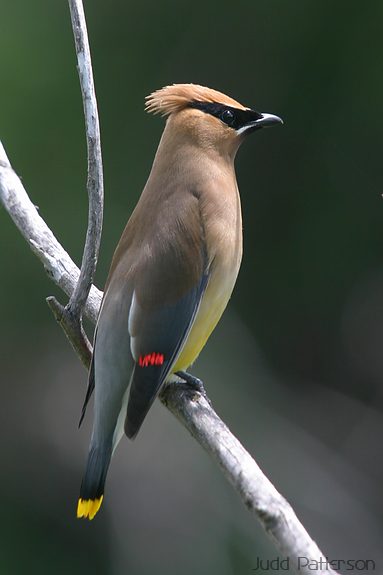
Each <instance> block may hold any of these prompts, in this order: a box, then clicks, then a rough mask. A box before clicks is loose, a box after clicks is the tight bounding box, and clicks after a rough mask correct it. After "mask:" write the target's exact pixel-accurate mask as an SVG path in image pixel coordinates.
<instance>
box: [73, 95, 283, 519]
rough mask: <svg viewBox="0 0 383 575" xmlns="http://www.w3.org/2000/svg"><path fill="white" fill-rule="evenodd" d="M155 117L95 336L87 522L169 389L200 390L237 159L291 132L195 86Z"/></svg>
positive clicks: (154, 101)
mask: <svg viewBox="0 0 383 575" xmlns="http://www.w3.org/2000/svg"><path fill="white" fill-rule="evenodd" d="M146 109H147V111H148V112H153V113H154V114H162V115H163V116H168V118H167V121H166V126H165V130H164V132H163V134H162V138H161V141H160V143H159V146H158V150H157V153H156V156H155V158H154V162H153V166H152V170H151V172H150V175H149V179H148V181H147V183H146V186H145V188H144V190H143V192H142V194H141V197H140V199H139V201H138V204H137V206H136V208H135V209H134V211H133V213H132V215H131V217H130V219H129V221H128V223H127V226H126V228H125V230H124V233H123V234H122V236H121V239H120V241H119V244H118V246H117V248H116V251H115V253H114V256H113V260H112V264H111V268H110V272H109V276H108V279H107V282H106V286H105V291H104V297H103V300H102V305H101V309H100V313H99V317H98V322H97V327H96V331H95V338H94V353H93V358H92V364H91V368H90V372H89V383H88V390H87V393H86V398H85V403H84V407H83V412H82V417H81V420H82V418H83V416H84V413H85V409H86V405H87V403H88V401H89V398H90V396H91V394H92V391H93V389H94V390H95V403H94V423H93V432H92V437H91V442H90V449H89V455H88V461H87V466H86V471H85V475H84V478H83V481H82V485H81V491H80V499H79V501H78V507H77V517H87V518H89V519H93V517H94V516H95V514H96V513H97V511H98V510H99V508H100V505H101V503H102V499H103V493H104V484H105V478H106V474H107V471H108V467H109V463H110V459H111V456H112V454H113V452H114V450H115V448H116V446H117V444H118V442H119V441H120V439H121V437H122V435H123V432H124V431H125V433H126V435H127V436H128V437H129V438H131V439H133V438H134V437H135V436H136V435H137V433H138V431H139V429H140V427H141V425H142V422H143V420H144V418H145V416H146V414H147V412H148V411H149V409H150V407H151V405H152V403H153V401H154V399H155V398H156V396H157V395H158V393H159V391H160V389H161V387H162V386H163V384H164V383H165V382H166V381H169V380H177V379H178V378H179V377H181V379H185V381H189V382H190V381H191V383H193V378H192V377H191V376H189V374H187V373H183V372H185V370H186V369H187V368H188V367H189V366H190V365H191V364H192V363H193V362H194V361H195V359H196V358H197V356H198V354H199V353H200V351H201V349H202V348H203V346H204V345H205V343H206V341H207V339H208V337H209V335H210V334H211V332H212V331H213V329H214V328H215V326H216V324H217V322H218V320H219V319H220V317H221V315H222V313H223V311H224V309H225V307H226V305H227V302H228V300H229V298H230V295H231V293H232V290H233V287H234V284H235V281H236V279H237V275H238V270H239V266H240V263H241V257H242V220H241V205H240V198H239V193H238V187H237V182H236V177H235V170H234V158H235V155H236V152H237V150H238V148H239V145H240V144H241V143H242V141H243V140H244V139H245V137H246V136H247V134H250V133H252V132H254V131H256V130H258V129H259V128H263V127H265V126H271V125H274V124H277V123H281V122H282V120H281V119H280V118H278V117H277V116H273V115H271V114H261V113H259V112H256V111H254V110H251V109H250V108H246V107H245V106H242V104H240V103H239V102H236V101H235V100H233V99H232V98H229V97H228V96H225V95H224V94H221V93H220V92H217V91H216V90H211V89H209V88H204V87H202V86H197V85H193V84H176V85H173V86H167V87H165V88H163V89H161V90H158V91H157V92H154V93H153V94H151V95H150V96H149V97H148V98H147V102H146ZM176 374H178V376H177V375H176ZM197 381H199V380H196V382H197ZM194 383H195V382H194ZM129 388H130V390H129ZM80 423H81V421H80Z"/></svg>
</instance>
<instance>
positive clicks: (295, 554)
mask: <svg viewBox="0 0 383 575" xmlns="http://www.w3.org/2000/svg"><path fill="white" fill-rule="evenodd" d="M0 200H1V202H2V203H3V205H4V207H5V209H6V210H7V211H8V212H9V214H10V215H11V217H12V219H13V221H14V222H15V224H16V226H17V227H18V228H19V230H20V231H21V233H22V234H23V236H24V237H25V238H26V240H27V242H28V243H29V245H30V246H31V248H32V250H33V251H34V252H35V254H36V255H37V256H38V257H39V259H40V260H41V261H42V263H43V264H44V267H45V268H46V270H47V271H48V274H49V275H50V277H51V278H52V279H53V281H55V282H56V283H57V285H59V286H60V287H61V288H62V289H63V290H64V291H65V292H66V293H69V294H71V293H72V292H73V290H74V287H75V285H76V282H77V279H78V277H79V274H80V271H79V270H78V268H77V267H76V265H75V264H74V263H73V261H72V260H71V259H70V257H69V255H68V254H67V253H66V252H65V250H64V249H63V248H62V246H61V245H60V244H59V243H58V241H57V240H56V238H55V237H54V236H53V234H52V232H51V231H50V229H49V228H48V226H47V225H46V224H45V222H44V221H43V220H42V218H41V217H40V216H39V215H38V214H37V211H36V208H35V207H34V205H33V204H32V202H31V201H30V199H29V198H28V196H27V194H26V192H25V190H24V188H23V185H22V183H21V181H20V180H19V178H18V177H17V175H16V174H15V173H14V172H13V170H12V168H11V166H10V165H9V162H8V158H7V157H6V155H5V152H4V149H3V148H2V146H1V144H0ZM101 295H102V294H101V292H100V291H98V290H97V289H96V288H94V287H92V289H91V292H90V297H89V299H88V301H87V302H86V305H85V308H84V311H85V313H86V314H87V316H88V317H89V318H91V319H92V321H93V322H95V320H96V317H97V311H98V309H99V306H100V303H101ZM76 337H77V338H78V334H72V335H71V338H73V339H72V343H74V348H75V349H76V351H77V352H78V349H79V348H80V349H81V345H82V344H81V341H80V340H77V341H75V340H76ZM80 359H81V360H82V361H83V363H85V364H86V363H87V359H86V357H85V356H84V354H80ZM88 360H89V357H88ZM160 399H161V401H162V402H163V403H164V405H166V406H167V407H168V408H169V409H170V411H171V412H172V413H173V414H174V415H175V416H176V417H177V418H178V419H179V421H180V422H181V423H182V424H183V425H184V426H185V427H186V428H187V429H188V430H189V431H190V432H191V434H192V435H193V437H195V439H196V440H197V441H198V442H199V443H200V445H201V446H202V447H204V449H206V451H207V452H208V453H209V454H210V456H211V457H212V458H213V459H214V460H215V461H217V462H218V464H219V465H220V467H221V469H222V470H223V472H224V474H225V476H226V477H227V479H228V480H229V481H230V482H231V484H232V485H233V487H234V489H235V490H236V491H237V492H238V494H239V495H240V497H241V499H242V500H243V502H244V503H245V505H246V506H247V507H248V508H249V509H250V510H251V511H253V512H254V513H255V515H256V516H257V518H258V520H259V521H260V523H261V524H262V525H263V527H264V529H265V531H266V532H267V533H268V534H269V535H270V537H271V538H272V540H273V541H274V543H275V546H276V548H277V549H278V550H279V551H280V553H281V554H282V555H283V556H285V557H289V559H290V565H291V567H292V568H294V569H295V570H296V571H297V572H300V573H302V574H303V575H312V574H313V573H316V574H321V575H334V574H335V573H336V572H335V571H333V570H332V569H331V566H330V565H329V564H328V562H327V560H326V558H325V557H324V556H323V554H322V553H321V552H320V550H319V549H318V547H317V545H316V543H315V542H314V541H313V540H312V539H311V538H310V536H309V535H308V533H307V531H306V530H305V529H304V527H303V525H302V524H301V523H300V521H299V520H298V518H297V517H296V515H295V513H294V511H293V510H292V508H291V506H290V505H289V504H288V503H287V501H286V500H285V499H284V498H283V497H282V496H281V495H280V494H279V493H278V491H277V490H276V489H275V487H274V486H273V485H272V484H271V483H270V481H269V480H268V479H267V478H266V477H265V475H264V474H263V473H262V471H261V469H260V468H259V467H258V465H257V464H256V462H255V461H254V459H253V458H252V457H251V456H250V454H249V453H248V452H247V451H246V450H245V449H244V448H243V446H242V445H241V444H240V442H239V441H238V440H237V439H236V437H234V435H233V434H232V433H231V432H230V430H229V429H228V428H227V427H226V425H225V424H224V423H223V422H222V420H221V419H220V418H219V417H218V415H217V414H216V413H215V411H214V410H213V408H212V406H211V405H210V404H209V402H208V401H207V400H206V399H205V398H204V397H203V396H202V395H200V394H199V393H197V392H195V393H190V391H187V390H185V389H184V388H183V386H182V385H181V384H177V385H173V384H172V385H169V386H167V387H165V389H164V390H163V392H162V393H161V397H160ZM299 557H301V558H305V560H303V561H301V563H300V564H299V563H298V558H299Z"/></svg>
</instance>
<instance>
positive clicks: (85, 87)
mask: <svg viewBox="0 0 383 575" xmlns="http://www.w3.org/2000/svg"><path fill="white" fill-rule="evenodd" d="M69 8H70V15H71V21H72V28H73V35H74V41H75V47H76V54H77V68H78V75H79V78H80V86H81V94H82V100H83V106H84V116H85V132H86V141H87V148H88V181H87V189H88V201H89V209H88V229H87V234H86V240H85V247H84V253H83V257H82V263H81V272H80V277H79V280H78V282H77V285H76V288H75V290H74V292H73V294H72V295H71V297H70V300H69V303H68V306H67V307H68V310H70V311H71V313H72V314H73V315H74V316H75V317H81V313H82V309H83V307H84V305H85V302H86V300H87V297H88V293H89V290H90V287H91V285H92V283H93V277H94V272H95V270H96V265H97V259H98V252H99V249H100V241H101V231H102V217H103V209H104V184H103V169H102V155H101V137H100V125H99V120H98V111H97V100H96V92H95V88H94V81H93V72H92V60H91V56H90V48H89V41H88V32H87V28H86V21H85V14H84V8H83V5H82V1H81V0H69Z"/></svg>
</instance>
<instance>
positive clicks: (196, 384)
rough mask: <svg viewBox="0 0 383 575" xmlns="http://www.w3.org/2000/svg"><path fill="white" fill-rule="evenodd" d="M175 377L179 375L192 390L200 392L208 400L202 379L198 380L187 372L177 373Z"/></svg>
mask: <svg viewBox="0 0 383 575" xmlns="http://www.w3.org/2000/svg"><path fill="white" fill-rule="evenodd" d="M175 375H178V377H180V378H181V379H183V380H184V382H185V383H186V384H187V385H188V386H189V387H190V388H191V389H193V390H194V391H198V392H199V393H200V394H201V395H203V396H204V398H205V399H208V397H207V395H206V391H205V388H204V385H203V382H202V380H201V379H198V377H195V376H194V375H191V374H190V373H188V372H187V371H176V373H175Z"/></svg>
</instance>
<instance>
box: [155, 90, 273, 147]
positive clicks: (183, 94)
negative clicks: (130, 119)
mask: <svg viewBox="0 0 383 575" xmlns="http://www.w3.org/2000/svg"><path fill="white" fill-rule="evenodd" d="M146 110H147V111H148V112H152V113H154V114H161V115H162V116H168V122H167V123H168V126H167V128H168V130H170V131H171V134H172V136H173V137H174V138H175V139H176V140H177V139H178V138H181V139H186V140H189V141H190V140H192V141H194V142H196V143H197V145H199V146H202V147H204V148H214V149H216V150H217V151H218V152H227V153H229V155H231V156H234V155H235V153H236V151H237V149H238V147H239V145H240V144H241V142H242V141H243V140H244V138H245V137H246V136H247V135H248V134H251V133H252V132H255V131H256V130H259V129H260V128H264V127H267V126H272V125H274V124H281V123H283V122H282V120H281V118H279V117H278V116H274V115H272V114H264V113H260V112H257V111H255V110H253V109H251V108H247V107H245V106H243V105H242V104H240V103H239V102H237V101H236V100H233V99H232V98H230V97H229V96H226V95H225V94H222V93H221V92H218V91H217V90H212V89H210V88H205V87H204V86H198V85H196V84H174V85H172V86H166V87H165V88H162V89H161V90H157V91H156V92H153V94H150V96H148V97H147V98H146Z"/></svg>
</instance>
